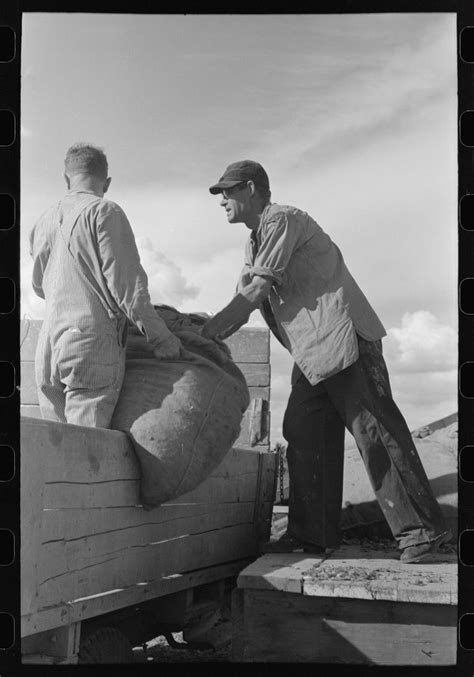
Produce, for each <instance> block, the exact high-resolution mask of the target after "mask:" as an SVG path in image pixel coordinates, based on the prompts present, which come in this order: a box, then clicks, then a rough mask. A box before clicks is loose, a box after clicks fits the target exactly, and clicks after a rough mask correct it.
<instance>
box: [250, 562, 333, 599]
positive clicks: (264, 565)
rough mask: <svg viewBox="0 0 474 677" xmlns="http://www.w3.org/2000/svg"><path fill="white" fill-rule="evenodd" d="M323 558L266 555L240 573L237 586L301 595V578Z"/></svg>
mask: <svg viewBox="0 0 474 677" xmlns="http://www.w3.org/2000/svg"><path fill="white" fill-rule="evenodd" d="M323 559H324V557H322V556H319V555H305V554H304V553H287V554H276V555H275V554H271V555H270V554H268V555H263V556H262V557H259V558H258V559H257V560H256V561H255V562H252V563H251V564H249V566H248V567H246V568H245V569H244V570H243V571H241V572H240V574H239V577H238V579H237V586H238V587H239V588H242V589H246V590H280V591H281V592H294V593H298V594H303V581H304V579H303V576H304V574H305V573H306V572H307V571H308V570H310V569H311V568H312V567H316V566H318V565H320V564H321V562H322V561H323Z"/></svg>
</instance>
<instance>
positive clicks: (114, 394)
mask: <svg viewBox="0 0 474 677" xmlns="http://www.w3.org/2000/svg"><path fill="white" fill-rule="evenodd" d="M124 373H125V351H123V352H122V354H121V356H120V361H119V362H118V363H117V369H116V378H115V380H114V382H113V383H111V384H110V385H108V386H106V387H102V388H84V387H82V388H75V387H74V385H73V384H70V385H67V386H66V391H65V396H66V404H65V415H66V419H67V422H68V423H74V424H75V425H83V426H89V427H91V428H110V423H111V421H112V416H113V413H114V409H115V406H116V404H117V401H118V398H119V396H120V390H121V388H122V383H123V378H124Z"/></svg>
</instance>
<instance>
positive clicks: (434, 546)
mask: <svg viewBox="0 0 474 677" xmlns="http://www.w3.org/2000/svg"><path fill="white" fill-rule="evenodd" d="M452 537H453V535H452V533H451V532H450V531H446V532H445V533H444V534H441V536H438V538H436V539H435V540H434V541H430V542H429V543H420V544H419V545H409V546H408V547H407V548H404V549H403V552H402V554H401V555H400V562H404V563H405V564H418V563H420V562H428V561H432V560H433V556H435V555H436V554H437V552H438V549H439V547H440V546H441V545H443V543H447V542H448V541H450V540H451V538H452Z"/></svg>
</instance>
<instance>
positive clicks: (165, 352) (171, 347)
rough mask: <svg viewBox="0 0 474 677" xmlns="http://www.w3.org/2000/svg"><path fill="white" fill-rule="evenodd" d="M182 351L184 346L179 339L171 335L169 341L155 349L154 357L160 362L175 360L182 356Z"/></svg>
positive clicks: (163, 342)
mask: <svg viewBox="0 0 474 677" xmlns="http://www.w3.org/2000/svg"><path fill="white" fill-rule="evenodd" d="M182 350H183V346H182V344H181V341H180V340H179V338H177V337H176V336H174V334H170V336H169V337H168V338H167V339H165V340H164V341H161V343H159V344H158V345H157V346H155V347H154V348H153V355H154V356H155V357H156V358H157V359H158V360H174V359H177V358H178V357H180V356H181V354H182Z"/></svg>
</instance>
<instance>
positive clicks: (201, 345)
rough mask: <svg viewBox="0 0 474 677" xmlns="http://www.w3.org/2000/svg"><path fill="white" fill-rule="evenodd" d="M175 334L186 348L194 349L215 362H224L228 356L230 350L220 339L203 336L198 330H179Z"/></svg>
mask: <svg viewBox="0 0 474 677" xmlns="http://www.w3.org/2000/svg"><path fill="white" fill-rule="evenodd" d="M177 335H178V336H179V337H180V338H181V339H182V341H183V343H184V345H185V347H186V350H190V351H192V350H193V349H196V351H197V352H199V353H200V354H201V355H203V356H204V357H207V358H208V359H209V360H212V361H213V362H215V363H216V364H224V363H225V362H227V360H228V358H230V350H229V348H228V347H227V346H226V345H225V343H222V342H221V341H219V342H217V341H215V340H213V339H208V338H204V336H201V334H200V332H199V330H198V331H179V332H177Z"/></svg>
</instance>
